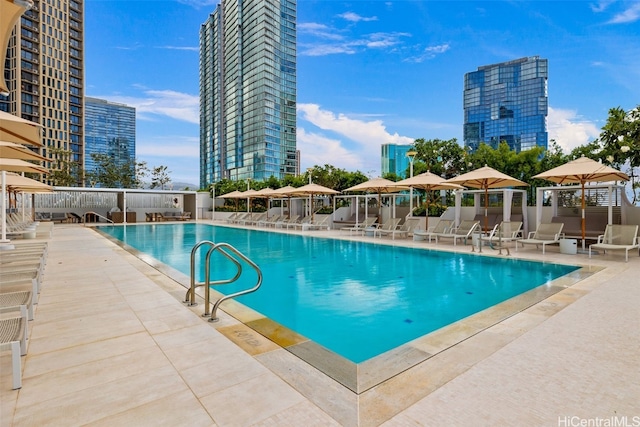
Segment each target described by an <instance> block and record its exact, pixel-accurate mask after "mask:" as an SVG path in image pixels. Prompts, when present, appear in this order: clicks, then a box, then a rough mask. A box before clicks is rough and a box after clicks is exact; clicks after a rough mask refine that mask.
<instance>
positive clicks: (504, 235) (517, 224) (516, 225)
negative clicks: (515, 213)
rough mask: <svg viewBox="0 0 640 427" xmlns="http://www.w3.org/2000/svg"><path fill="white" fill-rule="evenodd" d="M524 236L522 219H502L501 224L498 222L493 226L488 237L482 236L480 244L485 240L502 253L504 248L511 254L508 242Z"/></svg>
mask: <svg viewBox="0 0 640 427" xmlns="http://www.w3.org/2000/svg"><path fill="white" fill-rule="evenodd" d="M522 237H523V236H522V221H514V222H505V221H502V222H500V224H496V226H495V227H493V229H492V230H491V233H489V236H488V237H480V242H479V244H480V245H482V244H483V243H484V242H488V243H489V247H491V249H496V250H498V251H499V253H500V254H502V250H503V249H504V250H506V251H507V255H509V248H508V247H507V246H506V244H507V243H509V242H513V241H516V240H518V239H522ZM480 249H481V246H480ZM473 251H475V247H474V248H473V250H472V252H473Z"/></svg>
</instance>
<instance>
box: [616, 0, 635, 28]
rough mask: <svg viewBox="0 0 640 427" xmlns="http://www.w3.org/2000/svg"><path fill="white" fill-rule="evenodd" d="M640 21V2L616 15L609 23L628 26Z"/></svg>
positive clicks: (633, 3) (632, 4)
mask: <svg viewBox="0 0 640 427" xmlns="http://www.w3.org/2000/svg"><path fill="white" fill-rule="evenodd" d="M639 19H640V2H637V1H635V2H632V3H631V6H629V7H628V8H627V9H625V10H624V11H622V12H621V13H618V14H616V15H615V16H614V17H613V18H611V20H610V21H609V23H610V24H628V23H630V22H636V21H637V20H639Z"/></svg>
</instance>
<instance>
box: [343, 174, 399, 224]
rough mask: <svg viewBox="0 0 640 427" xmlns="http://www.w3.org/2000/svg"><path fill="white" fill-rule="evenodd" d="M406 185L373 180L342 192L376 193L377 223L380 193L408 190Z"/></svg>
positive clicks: (380, 212)
mask: <svg viewBox="0 0 640 427" xmlns="http://www.w3.org/2000/svg"><path fill="white" fill-rule="evenodd" d="M408 189H409V187H408V186H406V185H399V184H398V183H397V182H394V181H391V180H389V179H385V178H373V179H370V180H368V181H365V182H361V183H360V184H356V185H354V186H353V187H349V188H347V189H346V190H344V191H364V192H365V193H378V222H381V221H380V216H381V214H382V210H381V209H380V206H381V202H382V193H395V192H398V191H402V190H408Z"/></svg>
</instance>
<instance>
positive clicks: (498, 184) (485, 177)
mask: <svg viewBox="0 0 640 427" xmlns="http://www.w3.org/2000/svg"><path fill="white" fill-rule="evenodd" d="M446 182H448V183H450V184H459V185H463V186H465V187H472V188H479V189H482V190H484V229H485V230H488V228H489V214H488V212H489V189H490V188H504V187H521V186H525V185H529V184H527V183H526V182H523V181H520V180H519V179H516V178H513V177H511V176H509V175H507V174H504V173H502V172H500V171H498V170H495V169H494V168H491V167H489V166H487V165H485V166H483V167H481V168H478V169H475V170H472V171H471V172H467V173H464V174H462V175H459V176H456V177H455V178H451V179H448V180H447V181H446Z"/></svg>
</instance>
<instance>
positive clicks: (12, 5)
mask: <svg viewBox="0 0 640 427" xmlns="http://www.w3.org/2000/svg"><path fill="white" fill-rule="evenodd" d="M32 7H33V2H32V1H31V0H0V95H8V94H9V88H7V84H6V82H5V81H4V64H5V60H6V58H7V48H8V45H9V37H11V32H12V31H13V29H14V28H15V26H16V24H17V23H18V20H19V19H20V16H21V15H22V14H23V13H24V12H26V11H27V10H28V9H31V8H32Z"/></svg>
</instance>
